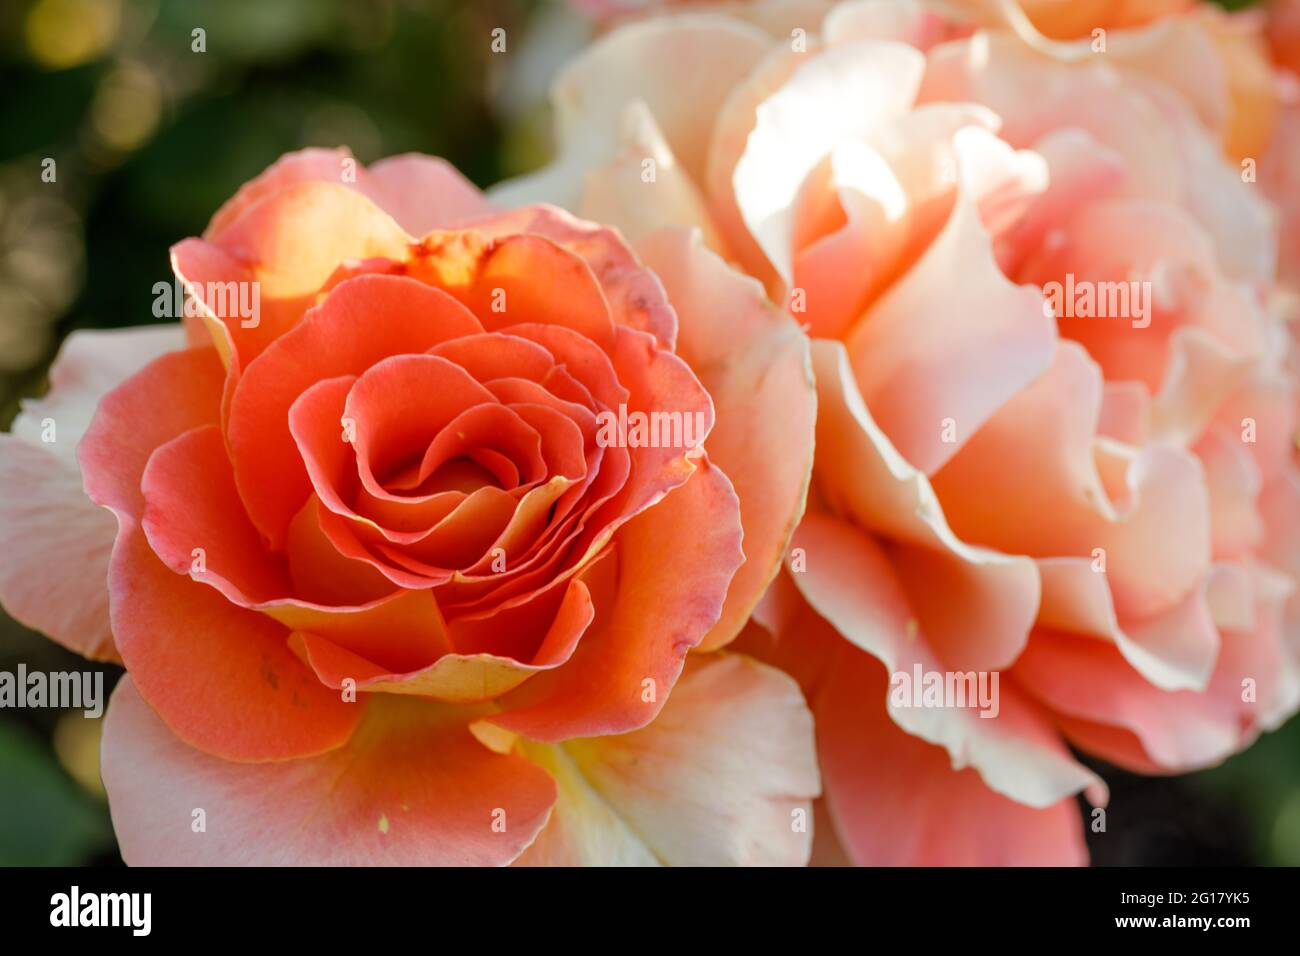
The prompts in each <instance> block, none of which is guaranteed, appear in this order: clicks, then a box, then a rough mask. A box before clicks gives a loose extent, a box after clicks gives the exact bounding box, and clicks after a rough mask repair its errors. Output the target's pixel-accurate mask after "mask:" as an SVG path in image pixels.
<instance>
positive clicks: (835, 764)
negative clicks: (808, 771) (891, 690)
mask: <svg viewBox="0 0 1300 956" xmlns="http://www.w3.org/2000/svg"><path fill="white" fill-rule="evenodd" d="M887 692H888V682H887V680H886V676H885V669H884V668H883V667H881V666H880V665H879V664H877V663H876V662H875V661H872V660H871V659H870V658H869V657H867V656H866V655H865V654H862V653H858V652H855V651H854V650H853V649H852V648H850V647H849V646H848V645H847V644H842V646H841V650H840V652H839V656H838V657H836V658H833V659H832V661H831V663H830V665H829V666H828V667H827V677H826V680H825V683H824V684H823V686H821V687H820V688H819V689H818V691H817V693H816V695H815V696H814V698H813V712H814V717H815V719H816V721H817V737H818V740H817V751H818V754H819V756H820V757H821V765H822V773H823V774H824V775H825V780H826V801H827V804H828V806H829V808H830V812H831V817H832V819H833V820H834V821H835V827H836V830H837V831H838V832H839V835H840V838H841V840H842V841H843V843H844V846H845V848H846V849H847V850H848V852H849V855H850V857H851V858H852V859H853V862H855V863H857V864H859V865H864V866H972V865H977V866H1041V865H1052V866H1060V865H1071V866H1079V865H1083V864H1086V863H1087V861H1088V852H1087V850H1086V849H1085V847H1084V843H1083V827H1082V824H1081V821H1080V819H1079V808H1078V804H1077V803H1076V802H1075V800H1074V799H1073V798H1071V797H1067V798H1065V799H1062V800H1058V801H1057V802H1055V803H1053V804H1051V805H1049V806H1047V807H1045V808H1043V809H1035V808H1033V807H1027V806H1024V805H1023V804H1020V803H1017V802H1015V801H1013V800H1010V799H1008V798H1007V797H1004V796H1002V795H1001V794H999V793H996V792H994V791H993V790H990V789H989V788H988V787H986V786H985V785H984V783H983V781H981V780H980V776H979V774H977V773H976V772H975V771H974V770H973V769H971V768H969V767H967V768H965V769H956V768H955V767H954V766H953V764H952V761H951V760H950V758H949V756H948V755H947V754H946V753H945V752H944V751H943V749H942V748H940V747H935V746H933V745H931V744H928V743H926V742H925V741H923V740H921V739H920V738H919V737H913V736H912V735H910V734H908V733H906V732H904V731H903V730H902V729H900V728H899V727H898V726H897V725H896V724H895V723H894V722H893V721H891V720H890V719H889V718H888V717H887V716H886V712H885V709H884V708H883V707H881V706H880V701H881V700H882V699H883V698H884V696H885V695H886V693H887ZM882 821H888V824H887V825H884V824H882Z"/></svg>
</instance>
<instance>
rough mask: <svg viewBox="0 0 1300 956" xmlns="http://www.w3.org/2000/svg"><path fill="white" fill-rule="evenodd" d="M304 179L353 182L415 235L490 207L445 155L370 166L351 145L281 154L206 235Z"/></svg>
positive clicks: (221, 229) (220, 214) (407, 157)
mask: <svg viewBox="0 0 1300 956" xmlns="http://www.w3.org/2000/svg"><path fill="white" fill-rule="evenodd" d="M349 164H351V165H349ZM349 173H351V174H354V175H351V176H349V175H347V174H349ZM303 182H324V183H334V184H335V185H345V186H346V185H351V186H352V187H353V188H355V189H356V190H357V192H360V193H362V194H363V195H365V196H367V197H369V198H370V199H371V200H372V201H373V202H374V203H375V204H376V205H378V206H379V208H380V209H382V210H384V212H386V213H388V214H389V215H390V216H392V217H393V218H394V219H395V220H397V223H398V225H400V226H401V227H402V228H403V229H405V230H406V231H407V232H409V233H410V234H411V235H413V236H422V235H424V234H425V233H426V232H429V231H431V230H433V229H436V228H438V227H440V226H445V225H448V224H449V223H452V222H455V221H456V220H458V219H464V218H466V217H467V216H474V215H479V214H481V213H483V212H486V211H487V210H489V209H490V208H491V206H490V205H489V203H488V201H487V200H486V199H485V198H483V194H482V193H480V192H479V191H478V189H476V188H475V187H474V185H473V184H472V183H470V182H469V181H468V180H467V179H465V177H464V176H462V175H461V174H460V173H459V172H458V171H457V170H456V167H454V166H452V165H451V164H450V163H448V162H447V161H446V160H444V159H439V158H437V157H435V156H421V155H420V154H418V153H404V154H402V155H400V156H390V157H388V158H387V159H383V160H380V161H379V162H377V163H375V164H374V165H373V166H371V167H370V168H369V169H366V168H365V167H363V166H361V164H360V163H358V162H357V160H356V159H355V158H354V157H353V156H352V153H351V152H349V151H348V150H347V149H315V148H312V149H303V150H299V151H298V152H296V153H289V154H287V155H285V156H282V157H281V158H280V159H278V160H277V161H276V162H275V163H274V164H272V165H271V166H270V167H269V168H268V169H266V170H265V171H264V172H263V173H262V174H261V175H259V176H258V177H257V178H255V179H252V180H250V181H249V182H247V183H245V184H244V185H243V186H241V187H240V188H239V192H237V193H235V195H234V196H233V197H231V198H230V199H229V200H228V201H227V202H226V203H225V204H224V205H223V206H222V207H221V208H220V209H218V210H217V212H216V214H215V215H214V216H213V217H212V221H211V222H210V223H209V224H208V228H207V230H206V231H205V233H204V238H206V239H208V240H209V241H212V242H215V241H217V238H218V237H219V236H220V235H221V233H223V232H224V231H225V230H226V229H227V227H229V226H230V224H231V223H233V222H234V221H235V220H236V219H238V218H239V217H240V216H241V215H242V214H243V213H244V211H245V210H247V209H248V207H249V206H251V205H253V204H254V203H255V202H257V201H258V200H259V199H263V198H265V197H266V196H269V195H271V194H273V193H276V192H280V191H282V190H284V189H287V188H289V187H290V186H293V185H295V184H297V183H303Z"/></svg>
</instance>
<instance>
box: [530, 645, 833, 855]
mask: <svg viewBox="0 0 1300 956" xmlns="http://www.w3.org/2000/svg"><path fill="white" fill-rule="evenodd" d="M812 730H813V728H812V715H811V714H809V713H808V708H807V707H806V706H805V704H804V702H803V696H802V695H801V694H800V693H799V688H798V686H797V685H796V684H795V683H794V681H793V680H791V679H790V678H789V677H787V676H786V675H785V674H783V673H781V672H780V671H778V670H776V669H775V668H771V667H767V666H766V665H764V664H759V663H758V662H757V661H754V660H752V659H750V658H747V657H743V656H738V655H727V656H719V655H711V656H707V657H703V658H701V657H692V658H691V660H690V662H689V663H688V664H687V665H686V669H685V670H684V671H683V673H682V676H681V679H680V680H679V681H678V683H677V686H676V688H675V689H674V690H673V694H672V698H671V699H670V700H669V701H668V703H667V704H665V705H664V709H663V711H662V712H661V713H660V714H659V716H658V717H657V718H656V719H655V721H654V723H652V724H651V725H650V726H648V727H646V728H645V729H643V730H638V731H635V732H633V733H630V734H622V735H618V736H611V737H595V738H590V739H585V740H572V741H569V742H568V743H565V744H557V745H554V746H545V745H534V746H531V747H529V748H528V749H527V750H526V751H525V752H526V753H528V754H529V755H530V756H531V757H533V759H535V760H537V761H538V762H539V763H541V764H542V765H543V766H545V767H547V769H549V770H550V771H551V772H552V774H553V775H554V776H555V777H556V779H557V781H558V782H559V785H560V797H559V801H558V802H557V804H556V808H555V813H554V814H553V815H552V817H551V821H550V823H549V824H547V826H546V828H545V829H544V830H543V831H542V833H541V834H540V835H539V836H538V838H537V842H536V843H534V844H533V845H532V847H530V848H529V849H528V851H527V852H525V853H524V855H523V856H522V857H520V859H519V861H518V862H519V863H520V864H524V865H531V866H557V865H568V866H575V865H595V866H609V865H614V864H637V865H654V864H656V863H664V864H668V865H674V866H753V865H758V866H773V865H778V866H779V865H795V866H800V865H803V864H804V863H806V862H807V861H808V856H809V853H810V851H811V849H812V834H811V820H810V817H811V813H812V798H813V797H814V796H816V795H817V794H818V792H819V790H820V784H819V779H818V772H817V763H816V760H815V759H814V757H813V733H812ZM798 810H802V811H803V819H804V821H805V822H806V823H807V824H808V825H807V826H805V827H803V828H799V827H797V826H795V825H794V824H795V823H797V815H796V811H798Z"/></svg>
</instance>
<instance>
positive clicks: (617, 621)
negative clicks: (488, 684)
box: [491, 458, 744, 741]
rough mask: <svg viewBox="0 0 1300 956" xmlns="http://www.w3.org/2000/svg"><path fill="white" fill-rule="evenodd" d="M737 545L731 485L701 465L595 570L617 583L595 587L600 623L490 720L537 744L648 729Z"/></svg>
mask: <svg viewBox="0 0 1300 956" xmlns="http://www.w3.org/2000/svg"><path fill="white" fill-rule="evenodd" d="M740 539H741V530H740V508H739V503H738V502H737V499H736V493H735V492H734V491H733V490H732V488H731V482H730V481H728V480H727V476H726V475H724V474H723V473H722V471H721V470H720V469H719V468H717V467H716V466H714V465H712V464H710V463H709V461H708V459H706V458H700V459H698V460H697V462H696V470H695V473H694V474H693V475H691V477H690V478H689V479H688V480H687V482H686V483H685V484H684V485H682V486H681V487H679V488H675V489H674V490H672V491H671V492H669V493H668V496H667V497H666V498H664V499H663V500H662V501H660V502H658V503H657V504H656V505H655V506H654V507H652V508H649V509H647V510H646V511H644V512H643V513H641V514H640V515H638V516H637V517H635V518H633V519H632V520H631V521H629V522H628V523H627V524H626V525H624V526H623V527H622V528H621V529H619V531H618V534H617V535H616V537H615V539H614V542H615V548H616V553H615V555H614V556H613V558H612V559H611V560H606V561H603V562H601V565H600V566H599V567H600V571H602V572H604V573H605V574H611V573H613V572H616V573H617V582H616V584H612V586H611V587H610V590H607V591H603V590H602V589H601V587H600V586H599V585H597V584H594V583H593V584H592V592H593V596H594V598H595V601H596V614H597V616H596V620H595V622H594V623H593V624H592V625H591V628H590V630H589V631H588V632H587V634H586V635H585V636H584V637H583V640H582V643H581V644H579V645H578V649H577V650H576V651H575V652H574V654H573V657H572V658H571V659H570V660H569V662H568V663H567V664H566V665H565V666H564V667H562V668H560V669H559V670H556V671H551V672H548V673H544V674H538V675H536V676H534V677H533V678H532V679H531V680H529V681H528V683H527V684H525V685H524V686H522V687H521V688H519V689H518V690H517V691H514V692H513V693H512V694H510V695H507V696H506V697H504V698H502V700H501V703H502V705H503V706H504V707H505V713H503V714H500V715H499V716H496V717H493V718H491V722H492V723H493V724H496V725H498V726H500V727H503V728H505V729H507V730H510V731H513V732H516V733H520V734H523V735H524V736H526V737H531V738H532V739H534V740H541V741H556V740H565V739H568V738H571V737H594V736H598V735H602V734H616V733H624V732H626V731H629V730H635V729H637V728H639V727H644V726H645V725H646V724H648V723H649V722H650V721H651V720H653V719H654V718H655V715H656V714H657V713H658V712H659V710H660V709H661V708H662V707H663V704H664V701H665V699H666V698H667V696H668V692H669V691H670V690H671V689H672V686H673V684H674V683H675V682H676V680H677V676H678V675H679V674H680V673H681V669H682V662H683V661H684V660H685V658H686V653H687V652H688V651H689V650H690V649H691V648H692V647H694V646H696V645H697V644H699V642H700V641H701V640H702V639H703V638H704V635H705V634H706V633H708V631H709V629H710V628H711V627H713V625H714V624H716V623H717V621H718V618H719V616H720V615H721V613H722V607H723V603H724V600H725V598H726V594H727V588H728V586H729V585H730V584H731V580H732V578H733V577H734V576H735V573H736V569H737V568H739V567H740V564H741V562H742V561H743V560H744V555H743V553H742V552H741V549H740ZM615 559H616V560H615ZM616 565H617V566H616ZM598 573H599V572H598ZM589 583H591V582H589ZM604 583H605V584H606V585H611V582H608V581H606V582H604ZM615 587H616V590H614V588H615ZM602 598H603V599H602ZM647 698H648V699H647Z"/></svg>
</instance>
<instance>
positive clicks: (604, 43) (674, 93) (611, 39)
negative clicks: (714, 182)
mask: <svg viewBox="0 0 1300 956" xmlns="http://www.w3.org/2000/svg"><path fill="white" fill-rule="evenodd" d="M769 43H770V40H769V39H768V37H767V36H766V35H764V34H763V32H762V31H760V30H757V29H755V28H753V27H751V26H749V25H747V24H744V23H740V22H738V21H736V20H733V19H730V18H728V17H719V16H710V15H696V14H686V15H682V16H672V17H663V18H656V19H653V20H647V21H644V22H640V23H632V24H629V25H627V26H625V27H622V28H620V29H617V30H614V31H612V32H610V33H609V35H608V36H606V37H604V38H602V39H600V40H599V41H597V42H596V43H594V44H592V45H591V47H589V48H588V49H587V51H586V52H585V53H583V54H582V55H581V56H580V57H578V58H577V59H576V60H574V61H573V63H571V64H570V65H569V66H568V67H567V68H566V69H565V70H564V72H563V73H562V74H561V75H560V76H559V77H558V78H557V79H556V81H555V84H554V86H553V88H552V93H551V98H552V101H553V102H554V104H555V112H556V130H557V139H558V141H559V143H560V157H559V159H558V161H557V162H556V163H555V164H554V165H552V166H549V167H547V168H546V169H544V170H542V171H541V172H539V173H535V174H533V175H530V176H526V177H522V178H520V179H517V180H513V181H511V182H507V183H504V184H502V185H500V186H498V187H496V188H495V189H493V190H492V191H491V193H490V195H491V198H492V200H493V201H494V202H496V203H498V204H501V205H505V206H517V205H521V204H523V203H528V202H552V203H555V204H556V205H558V206H564V207H566V208H569V209H578V208H580V207H581V205H582V198H583V193H584V190H585V186H584V177H585V174H586V173H587V172H588V171H589V170H591V169H593V168H598V167H601V166H604V165H605V163H606V162H608V161H609V160H610V159H611V158H613V156H614V154H615V153H616V152H617V151H618V149H619V143H618V139H619V130H620V129H621V120H622V118H623V115H624V110H625V108H626V106H627V104H628V103H630V102H632V101H634V100H643V101H644V102H645V104H646V106H647V107H648V108H649V112H650V114H651V116H653V118H654V119H655V121H656V123H657V124H658V126H659V129H660V130H661V131H662V133H663V136H664V138H665V140H666V141H667V147H668V149H669V150H670V152H671V153H672V155H673V156H674V157H675V158H676V160H677V161H678V162H680V163H681V164H682V166H683V167H684V168H685V171H686V173H687V175H688V176H690V178H691V180H692V181H693V182H694V183H695V184H696V185H700V184H702V183H703V182H704V168H705V158H706V152H707V149H708V140H709V135H710V133H711V131H712V128H713V118H714V116H715V115H717V112H718V109H719V108H720V107H721V105H722V102H723V100H724V99H725V98H726V96H727V95H728V94H729V93H730V92H731V89H732V87H734V86H735V85H736V84H737V83H738V82H740V80H741V79H742V78H743V77H744V76H745V75H746V74H747V73H748V72H749V71H750V70H751V69H752V68H753V67H754V65H755V64H757V63H758V61H759V59H760V58H761V57H762V56H763V55H764V53H765V52H766V50H767V47H768V44H769ZM666 64H672V69H665V65H666Z"/></svg>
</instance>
